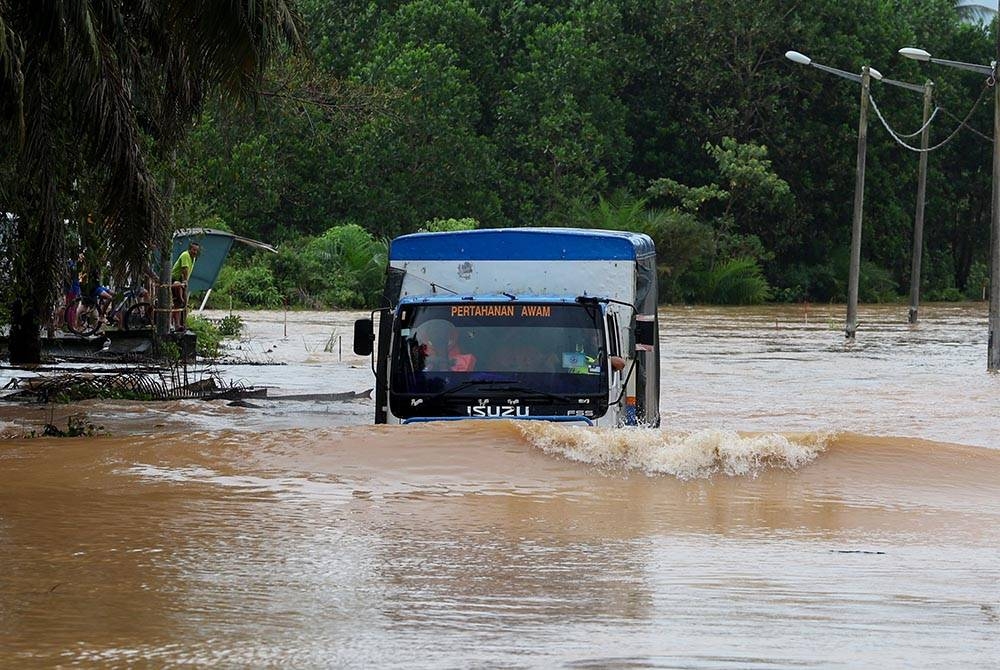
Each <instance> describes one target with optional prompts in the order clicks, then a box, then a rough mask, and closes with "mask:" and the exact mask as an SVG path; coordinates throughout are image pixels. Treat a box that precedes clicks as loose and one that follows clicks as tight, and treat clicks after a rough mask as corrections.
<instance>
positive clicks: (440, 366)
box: [417, 319, 476, 372]
mask: <svg viewBox="0 0 1000 670" xmlns="http://www.w3.org/2000/svg"><path fill="white" fill-rule="evenodd" d="M420 330H421V331H422V332H421V337H420V338H419V339H418V342H420V344H419V345H418V347H417V358H418V361H419V362H420V363H421V364H420V365H418V369H421V370H425V371H427V372H444V371H450V372H471V371H472V370H474V369H475V367H476V356H475V355H474V354H467V353H463V352H462V350H461V349H460V348H459V344H458V330H457V329H456V328H455V326H453V325H452V324H451V323H450V322H448V321H445V320H443V319H435V320H433V321H428V322H427V323H425V324H424V325H423V326H422V327H421V328H420Z"/></svg>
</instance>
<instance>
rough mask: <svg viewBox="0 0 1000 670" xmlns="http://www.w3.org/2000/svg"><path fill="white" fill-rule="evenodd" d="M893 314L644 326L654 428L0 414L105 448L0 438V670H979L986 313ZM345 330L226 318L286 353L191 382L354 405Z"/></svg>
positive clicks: (983, 626)
mask: <svg viewBox="0 0 1000 670" xmlns="http://www.w3.org/2000/svg"><path fill="white" fill-rule="evenodd" d="M905 312H906V308H905V306H904V307H892V308H867V309H863V310H862V313H861V317H862V320H863V322H864V323H863V324H862V329H861V330H860V331H859V334H858V342H857V343H856V344H854V345H851V346H845V344H844V343H843V336H842V329H841V326H842V323H841V322H842V317H843V314H842V308H815V307H810V308H809V309H808V311H807V310H805V309H804V308H802V307H801V306H796V307H789V308H755V309H711V308H692V309H687V308H670V309H665V310H663V311H661V338H662V339H661V344H662V371H663V393H662V396H661V415H662V416H663V417H664V425H663V428H662V429H660V430H631V431H617V432H612V431H601V430H597V429H587V428H580V427H568V426H561V425H548V424H540V423H539V424H535V423H531V424H516V425H515V424H511V423H507V422H490V423H461V424H456V423H442V424H427V425H420V426H413V427H410V426H407V427H403V426H378V427H376V426H370V425H368V424H369V423H370V421H371V416H372V411H373V410H372V405H371V402H372V401H371V400H368V399H362V400H355V401H351V402H338V403H319V402H301V401H298V402H296V401H265V400H261V401H253V402H254V403H255V404H258V405H259V407H251V408H240V407H229V406H227V405H226V404H225V403H224V402H221V401H218V402H211V403H204V402H194V401H185V402H175V403H166V404H164V403H149V404H146V403H129V402H107V401H102V402H100V403H93V402H88V403H81V404H79V405H76V406H73V407H59V408H54V409H53V408H25V407H3V408H0V410H2V412H3V413H2V414H0V420H3V421H4V422H5V425H6V428H7V432H8V434H11V433H16V432H17V431H18V430H19V429H20V430H22V431H23V429H24V428H25V427H27V426H28V425H31V424H32V422H37V421H39V420H41V421H47V420H50V419H51V420H53V421H57V420H58V419H59V418H60V416H63V415H65V413H69V412H79V411H82V412H85V413H86V415H87V417H88V419H89V420H90V421H92V422H94V423H95V424H100V425H103V426H104V427H105V430H106V432H107V434H104V435H98V436H94V437H90V438H74V439H52V438H30V439H29V438H12V439H7V440H3V441H0V667H52V666H65V667H102V668H103V667H135V666H140V667H150V666H152V667H160V666H168V665H184V666H213V667H215V666H221V667H270V666H282V667H406V668H412V667H434V668H438V667H462V668H466V667H490V668H492V667H511V668H520V667H528V668H535V667H539V668H545V667H573V668H637V667H670V668H673V667H694V668H753V667H767V668H773V667H801V666H811V667H815V666H819V667H847V668H853V667H859V666H863V667H869V666H875V665H882V666H885V667H942V666H948V667H967V668H975V667H982V668H988V667H995V666H996V665H997V664H998V663H1000V550H998V549H997V547H998V540H1000V439H998V438H997V436H998V435H1000V412H998V411H997V410H998V408H1000V407H998V400H997V398H998V392H1000V378H998V377H997V376H996V375H988V374H986V372H985V361H986V343H985V334H986V324H985V309H984V308H983V307H981V306H978V305H976V306H941V307H937V306H932V307H930V308H925V309H924V310H923V313H922V322H921V324H920V325H919V326H917V327H915V328H911V327H910V326H908V325H906V324H905V321H906V313H905ZM355 316H357V315H354V314H346V313H338V314H319V313H296V314H290V315H289V316H288V321H287V324H286V323H285V321H284V315H282V314H252V313H251V314H246V315H244V318H245V319H246V320H247V322H248V333H249V335H251V336H252V337H251V338H250V339H249V340H248V341H245V342H243V343H242V344H240V345H239V346H241V347H242V349H240V350H239V355H240V356H241V357H242V358H244V359H245V360H246V361H247V362H248V363H260V362H266V361H275V362H277V361H283V362H285V363H286V364H285V365H255V364H245V365H230V366H225V367H224V368H223V369H221V370H220V373H221V374H222V376H223V378H226V379H235V380H242V381H244V382H245V383H250V384H254V385H268V386H271V387H272V388H271V389H269V390H270V391H271V392H272V393H271V394H272V395H278V394H293V393H338V392H346V391H359V390H363V389H367V388H369V387H370V386H371V384H372V382H371V372H370V370H369V369H368V362H367V360H366V359H362V358H359V357H356V356H354V355H353V353H350V350H351V346H350V345H351V343H350V333H351V330H350V328H351V323H352V321H353V319H354V318H355ZM341 336H342V337H343V345H342V349H340V348H339V347H338V343H339V338H340V337H341Z"/></svg>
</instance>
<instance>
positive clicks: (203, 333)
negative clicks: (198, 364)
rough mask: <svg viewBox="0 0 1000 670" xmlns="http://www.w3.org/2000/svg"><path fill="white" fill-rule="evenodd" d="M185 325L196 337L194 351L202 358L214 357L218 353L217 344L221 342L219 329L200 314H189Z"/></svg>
mask: <svg viewBox="0 0 1000 670" xmlns="http://www.w3.org/2000/svg"><path fill="white" fill-rule="evenodd" d="M187 327H188V329H190V330H191V331H192V332H194V334H195V336H196V337H197V338H198V339H197V344H196V345H195V352H196V353H197V354H198V355H199V356H201V357H203V358H215V357H216V356H218V355H219V345H221V344H222V334H221V333H220V332H219V329H218V328H216V327H215V325H214V324H213V323H212V322H211V321H209V320H208V319H203V318H202V317H200V316H195V315H193V314H189V315H188V318H187Z"/></svg>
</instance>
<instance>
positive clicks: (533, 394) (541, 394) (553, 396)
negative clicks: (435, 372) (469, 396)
mask: <svg viewBox="0 0 1000 670" xmlns="http://www.w3.org/2000/svg"><path fill="white" fill-rule="evenodd" d="M478 384H482V385H484V386H486V385H488V386H491V387H493V388H491V389H490V390H491V391H506V392H508V393H518V394H520V395H522V396H526V397H527V398H547V399H549V400H558V401H560V402H568V403H575V402H576V401H577V399H576V398H570V397H569V396H564V395H559V394H558V393H550V392H549V391H543V390H541V389H534V388H531V387H529V386H525V385H524V384H518V383H517V382H516V381H514V380H511V379H486V380H480V381H469V382H465V383H464V384H459V385H458V386H456V387H455V388H453V389H448V390H447V391H441V392H440V393H438V394H437V395H435V396H433V397H431V398H428V400H435V399H437V398H440V397H443V396H446V395H450V394H452V393H455V392H456V391H460V390H462V389H464V388H468V387H469V386H472V385H478Z"/></svg>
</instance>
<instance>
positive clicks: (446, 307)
mask: <svg viewBox="0 0 1000 670" xmlns="http://www.w3.org/2000/svg"><path fill="white" fill-rule="evenodd" d="M382 300H383V304H382V307H381V308H379V309H377V310H374V311H373V312H372V313H371V316H370V318H363V319H358V320H357V321H356V322H355V327H354V351H355V353H356V354H358V355H361V356H371V359H372V360H371V365H372V372H373V374H374V375H375V423H415V422H424V421H448V420H468V419H515V420H545V421H554V422H582V423H585V424H588V425H593V426H614V427H619V426H650V427H656V426H659V423H660V414H659V374H660V365H659V335H658V331H659V322H658V318H657V311H656V308H657V275H656V251H655V248H654V245H653V241H652V240H651V239H650V238H649V236H647V235H644V234H641V233H633V232H624V231H609V230H590V229H575V228H497V229H478V230H463V231H455V232H432V233H414V234H410V235H403V236H400V237H397V238H396V239H394V240H392V241H391V243H390V245H389V254H388V267H387V269H386V279H385V287H384V290H383V295H382ZM376 317H377V319H378V328H377V329H376V328H375V320H376ZM376 330H377V335H376Z"/></svg>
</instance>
